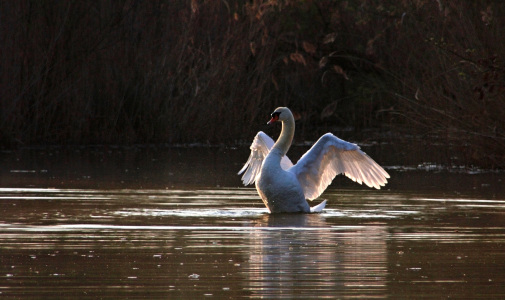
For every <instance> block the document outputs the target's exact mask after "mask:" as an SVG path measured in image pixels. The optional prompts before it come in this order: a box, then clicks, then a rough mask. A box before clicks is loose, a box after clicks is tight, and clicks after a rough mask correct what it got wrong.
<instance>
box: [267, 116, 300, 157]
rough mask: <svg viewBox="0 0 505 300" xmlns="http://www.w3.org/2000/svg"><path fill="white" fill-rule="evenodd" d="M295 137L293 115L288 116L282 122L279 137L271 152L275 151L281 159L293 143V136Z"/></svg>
mask: <svg viewBox="0 0 505 300" xmlns="http://www.w3.org/2000/svg"><path fill="white" fill-rule="evenodd" d="M294 135H295V119H294V118H293V115H290V116H289V118H288V119H287V120H284V121H283V122H282V130H281V135H280V136H279V138H278V139H277V141H276V142H275V144H274V146H273V148H272V150H274V149H276V150H278V151H279V152H280V154H281V157H283V156H284V155H286V153H287V152H288V150H289V147H291V143H292V142H293V136H294Z"/></svg>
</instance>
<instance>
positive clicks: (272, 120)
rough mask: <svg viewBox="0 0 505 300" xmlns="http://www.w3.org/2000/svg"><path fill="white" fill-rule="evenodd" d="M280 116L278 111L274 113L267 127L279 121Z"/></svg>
mask: <svg viewBox="0 0 505 300" xmlns="http://www.w3.org/2000/svg"><path fill="white" fill-rule="evenodd" d="M280 114H281V112H280V111H274V112H273V113H272V114H271V116H272V118H271V119H270V121H268V123H267V124H268V125H270V124H272V123H275V122H277V120H279V115H280Z"/></svg>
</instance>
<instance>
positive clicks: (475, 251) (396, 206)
mask: <svg viewBox="0 0 505 300" xmlns="http://www.w3.org/2000/svg"><path fill="white" fill-rule="evenodd" d="M246 158H247V149H238V150H234V149H203V150H202V149H201V148H195V149H182V148H181V149H177V148H176V149H151V148H132V149H124V148H110V149H107V148H96V149H93V148H92V149H73V150H61V149H58V148H55V149H52V150H47V149H45V150H36V149H35V150H30V151H20V152H6V153H3V154H2V155H1V163H2V170H1V171H0V180H1V181H0V209H1V219H0V249H1V250H0V251H1V252H0V261H1V264H0V295H1V296H2V297H4V298H47V299H55V298H58V299H65V298H72V299H75V298H91V299H97V298H123V299H124V298H137V297H138V298H148V299H153V298H165V299H166V298H169V299H199V298H213V299H237V298H284V299H293V298H300V299H307V298H315V297H317V298H331V299H334V298H341V299H346V298H367V299H369V298H418V297H429V298H486V299H489V298H504V297H505V193H504V187H503V182H502V181H503V179H505V176H504V175H503V174H492V173H491V174H473V175H467V174H451V173H445V172H438V173H436V172H424V171H423V172H416V171H408V172H397V171H391V175H392V179H391V183H390V184H389V185H388V186H387V187H386V189H385V190H381V191H376V190H371V189H368V188H363V187H360V186H359V185H356V184H354V183H352V182H350V181H349V180H346V179H340V178H339V179H337V180H335V182H334V184H333V185H332V186H331V187H330V189H329V190H327V191H326V192H325V193H324V194H323V196H322V198H324V199H328V206H327V209H325V211H324V212H323V213H321V214H282V215H269V214H268V213H267V211H266V209H265V208H264V206H263V204H262V203H261V200H260V199H259V198H258V196H257V194H256V192H255V190H254V189H251V188H242V187H240V181H239V177H238V176H236V175H235V173H236V171H237V170H238V169H240V164H241V163H242V162H243V161H245V159H246ZM316 201H317V200H316ZM317 203H318V202H315V203H314V204H317Z"/></svg>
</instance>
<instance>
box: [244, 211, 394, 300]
mask: <svg viewBox="0 0 505 300" xmlns="http://www.w3.org/2000/svg"><path fill="white" fill-rule="evenodd" d="M256 226H260V227H266V228H265V230H255V231H254V233H253V234H252V236H251V239H252V240H251V251H250V252H249V259H248V262H249V268H248V270H247V271H246V274H245V276H247V277H248V280H247V281H246V282H248V283H249V287H248V289H249V290H250V292H251V293H252V294H253V295H257V296H260V297H264V296H266V297H270V296H273V297H287V298H295V297H301V296H307V297H309V296H310V297H316V296H317V297H321V296H322V297H324V296H331V297H335V296H336V295H354V296H358V295H360V296H366V297H371V296H373V297H383V296H385V289H386V274H387V264H386V263H387V261H386V260H387V257H386V253H387V249H386V235H387V232H386V229H385V227H384V226H377V225H372V226H341V227H330V226H329V225H328V224H327V223H326V221H325V217H324V216H323V214H279V215H264V216H262V217H261V218H260V219H259V220H258V221H257V224H256Z"/></svg>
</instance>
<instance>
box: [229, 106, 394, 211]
mask: <svg viewBox="0 0 505 300" xmlns="http://www.w3.org/2000/svg"><path fill="white" fill-rule="evenodd" d="M277 121H280V122H282V131H281V134H280V136H279V138H278V139H277V142H275V144H274V141H273V140H272V139H271V138H270V137H269V136H268V135H266V134H265V133H263V132H261V131H260V132H258V134H257V135H256V137H255V138H254V141H253V143H252V145H251V154H250V155H249V159H248V160H247V162H246V163H245V165H244V167H243V168H242V169H241V170H240V171H239V173H238V174H239V175H240V174H242V173H244V174H243V176H242V182H243V183H244V185H249V184H252V183H256V190H257V191H258V194H259V195H260V197H261V199H262V200H263V202H264V203H265V205H266V206H267V208H268V209H269V210H270V212H272V213H276V212H320V211H322V210H323V208H324V206H325V205H326V201H323V202H322V203H321V204H319V205H317V206H315V207H313V208H310V207H309V205H308V203H307V200H306V199H309V200H313V199H315V198H317V197H319V196H320V195H321V194H322V193H323V192H324V190H325V189H326V188H327V187H328V185H330V184H331V182H332V181H333V179H334V178H335V176H337V175H338V174H344V175H345V176H347V177H349V178H350V179H352V180H353V181H355V182H357V183H359V184H363V183H364V184H366V185H367V186H369V187H374V188H377V189H380V187H381V186H384V185H385V184H386V183H387V178H389V174H388V173H387V172H386V171H384V169H383V168H382V167H381V166H379V165H378V164H377V163H376V162H375V161H374V160H373V159H372V158H370V157H369V156H368V155H366V153H364V152H363V151H361V149H360V148H359V147H358V146H357V145H356V144H353V143H349V142H346V141H344V140H341V139H339V138H337V137H336V136H334V135H333V134H331V133H327V134H325V135H323V136H322V137H321V138H320V139H319V140H318V141H317V142H316V143H315V144H314V145H313V146H312V148H310V150H309V151H307V152H306V153H305V154H304V155H303V156H302V158H300V160H299V161H298V162H297V164H296V165H294V166H293V163H292V162H291V161H290V160H289V158H287V156H286V153H287V151H288V150H289V147H290V146H291V142H292V140H293V136H294V132H295V121H294V118H293V114H292V113H291V111H290V110H289V109H288V108H286V107H279V108H277V109H276V110H275V111H274V112H273V113H272V119H271V120H270V121H269V122H268V123H269V124H271V123H273V122H277Z"/></svg>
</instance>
